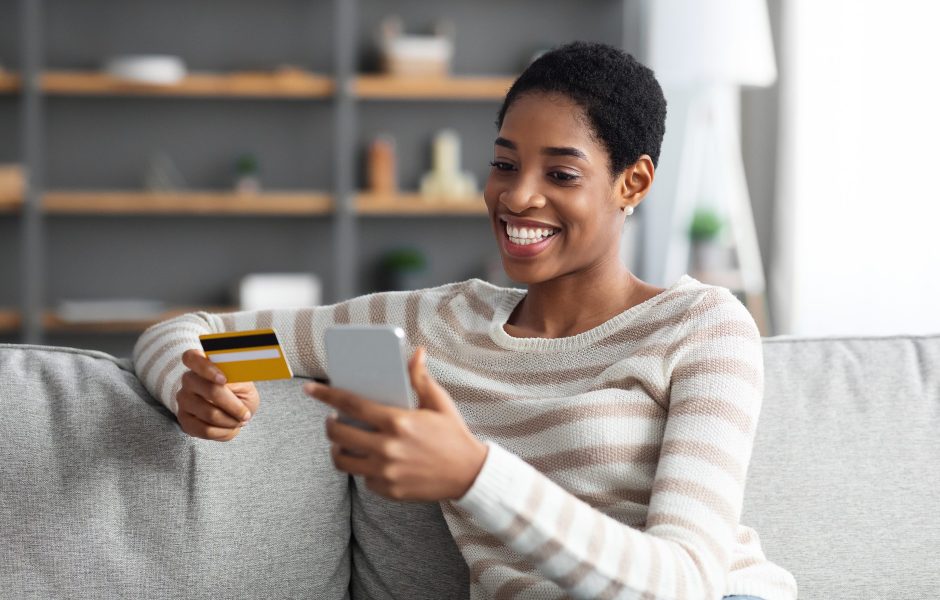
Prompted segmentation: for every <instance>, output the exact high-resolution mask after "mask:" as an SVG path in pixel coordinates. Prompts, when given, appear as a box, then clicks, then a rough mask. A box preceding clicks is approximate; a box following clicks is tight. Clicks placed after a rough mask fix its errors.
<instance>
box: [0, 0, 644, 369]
mask: <svg viewBox="0 0 940 600" xmlns="http://www.w3.org/2000/svg"><path fill="white" fill-rule="evenodd" d="M153 6H157V5H153ZM195 6H196V5H190V4H188V3H184V4H182V5H180V6H178V7H176V8H174V10H178V11H179V14H174V15H173V16H172V17H170V16H169V15H168V13H166V14H165V13H164V12H163V11H162V9H158V8H152V7H151V8H148V10H147V11H143V10H142V9H141V8H140V7H139V6H138V7H136V8H135V7H133V6H131V5H127V4H123V3H114V4H113V6H112V5H110V4H109V3H108V1H107V0H99V1H98V2H95V3H93V4H89V5H84V4H73V3H62V2H60V3H56V2H53V1H52V0H19V2H17V3H15V7H14V3H8V5H6V6H0V22H2V21H3V20H4V19H6V20H7V23H14V22H15V23H18V25H19V26H18V27H17V28H16V32H17V35H18V36H20V38H21V39H20V40H19V53H18V54H19V56H18V60H19V63H20V64H19V67H18V68H17V69H16V70H17V71H19V72H10V71H9V70H8V71H2V72H0V125H3V123H4V120H3V119H4V113H3V111H4V110H6V111H10V110H12V107H13V106H16V107H17V110H16V116H15V117H10V113H9V112H8V113H7V116H8V117H9V118H7V121H6V122H18V123H19V135H18V136H16V138H15V139H16V140H22V141H21V142H17V141H10V140H12V139H14V138H12V137H11V138H9V139H7V140H6V141H4V140H0V162H21V163H22V164H23V165H24V167H26V169H27V170H28V171H29V172H30V173H31V177H30V181H29V185H28V188H27V190H26V193H25V194H24V195H23V197H21V198H0V215H2V219H3V220H0V227H6V229H2V230H0V233H2V231H9V230H10V223H11V222H13V223H16V228H17V230H18V233H19V236H18V237H19V240H20V242H19V261H20V268H19V269H18V271H20V272H22V273H23V278H22V280H21V281H20V282H19V285H18V286H17V292H18V296H19V304H20V306H19V308H18V310H17V307H16V306H15V304H16V299H15V298H13V297H8V296H9V293H8V294H7V296H4V295H3V294H0V336H4V338H3V339H7V340H9V339H10V338H11V336H15V335H17V334H19V340H20V341H23V342H28V343H56V342H57V341H58V342H64V343H70V344H71V343H75V344H76V345H83V346H84V347H88V346H89V345H90V344H97V342H95V341H94V340H96V339H98V338H96V337H94V336H103V337H107V338H108V339H122V338H121V336H125V337H124V338H123V339H124V340H125V342H130V341H132V339H133V338H132V337H130V336H133V335H136V334H137V333H139V332H140V331H142V330H143V328H145V327H146V326H148V325H150V324H151V321H146V322H119V321H111V322H96V323H80V324H79V323H68V322H66V321H63V320H62V319H60V318H59V317H58V316H57V315H56V313H55V311H54V310H50V307H54V306H56V304H57V302H58V301H60V300H62V299H68V298H94V297H95V295H96V293H99V288H101V289H110V290H111V291H110V292H107V291H101V292H100V293H101V294H103V296H102V297H107V295H108V294H109V293H110V294H111V295H114V294H115V290H116V289H117V290H121V291H123V290H124V289H125V288H124V287H116V286H127V289H128V290H129V294H130V295H134V294H135V293H136V292H134V289H137V288H141V289H145V290H154V289H156V290H163V288H167V289H168V291H167V292H166V297H165V298H162V299H163V300H165V301H166V302H167V303H168V304H169V305H174V306H176V305H178V306H176V308H174V309H173V310H172V311H170V312H167V313H166V314H164V315H161V316H160V318H159V319H157V320H163V319H165V318H170V317H171V316H173V315H176V314H180V313H183V312H188V311H192V310H210V311H228V310H235V308H234V307H229V306H226V305H225V301H226V300H227V298H225V297H223V293H224V292H225V290H223V289H222V287H223V286H222V285H221V283H222V282H225V283H226V284H230V283H232V279H233V278H236V277H238V276H240V274H244V273H246V272H254V271H257V270H269V271H284V270H288V271H289V270H313V271H314V272H317V273H318V274H319V275H321V276H322V277H324V298H323V300H324V302H334V301H338V300H342V299H345V298H349V297H352V296H355V295H358V294H361V293H364V292H366V291H371V289H370V287H369V286H370V284H369V282H368V279H367V275H366V274H367V273H368V272H369V269H370V268H371V266H372V265H373V264H375V262H376V261H377V259H378V257H379V256H381V254H382V252H384V251H385V250H387V249H388V248H390V247H393V246H395V245H398V244H402V243H407V244H409V245H418V246H421V245H427V246H428V247H427V252H428V254H429V255H433V256H439V257H447V259H446V260H440V261H439V262H438V263H437V269H438V270H437V271H435V272H434V273H432V275H433V277H435V278H436V279H435V280H434V281H431V282H430V284H431V285H435V284H437V283H443V282H445V281H451V280H454V278H458V277H466V276H468V275H470V274H471V273H469V271H468V269H469V265H470V263H471V262H473V261H474V260H478V262H480V264H481V266H482V262H481V261H482V260H483V259H482V257H480V258H479V259H474V258H473V253H474V252H477V253H479V252H483V251H484V249H487V248H489V247H490V246H491V245H492V232H491V228H490V225H489V222H488V220H487V219H486V218H485V217H486V215H487V212H486V207H485V204H484V202H483V199H482V197H481V196H477V197H474V198H469V199H462V200H453V199H432V200H429V199H426V198H423V197H421V196H420V195H419V194H418V193H416V192H414V191H411V190H413V189H415V188H416V187H417V183H418V181H417V180H418V179H419V178H420V175H421V173H422V171H423V170H425V169H426V168H427V154H428V148H429V145H430V142H431V137H432V136H433V134H434V132H435V131H436V130H438V129H440V128H443V127H449V128H454V129H457V130H458V131H459V132H460V133H461V135H462V136H463V137H464V145H463V148H462V152H463V156H464V157H465V168H467V169H470V170H471V171H473V172H474V174H475V176H476V177H477V179H478V181H479V183H481V184H482V178H483V177H484V176H485V172H486V169H487V168H488V167H485V166H484V165H485V164H486V161H487V160H488V159H489V152H490V151H491V150H490V148H491V144H492V135H494V134H495V130H493V131H490V130H487V129H486V127H492V123H493V121H494V119H495V113H496V111H497V109H498V103H499V101H501V99H502V98H503V96H504V95H505V93H506V91H507V90H508V88H509V87H510V86H511V84H512V82H513V80H514V76H515V74H516V73H518V71H519V70H520V69H521V68H523V67H524V63H525V60H526V59H527V58H528V57H530V56H531V55H532V53H533V52H534V51H535V50H538V49H543V48H545V47H548V46H550V45H554V44H557V43H560V42H564V41H569V40H570V39H598V40H600V41H606V42H608V43H615V44H620V45H623V46H628V49H630V50H631V51H633V52H636V50H635V49H633V48H629V45H630V44H633V45H634V46H636V47H640V45H641V41H640V40H639V39H637V38H636V36H635V35H634V33H635V31H634V29H632V27H633V25H631V22H632V21H631V16H636V15H637V14H639V13H638V11H639V10H640V9H639V8H638V7H639V6H640V2H639V0H596V2H595V3H593V4H592V10H591V11H590V12H589V13H585V12H584V11H583V9H582V8H580V7H577V6H574V5H572V4H570V3H567V2H565V1H564V0H549V1H548V2H544V1H541V0H520V2H519V3H515V4H514V5H513V7H512V9H511V10H507V11H506V14H505V15H503V17H502V18H504V19H508V20H510V21H511V20H512V19H516V18H518V19H523V18H524V19H525V22H526V24H527V27H526V28H525V29H524V30H522V31H517V30H516V29H513V28H512V27H511V28H510V29H512V30H513V31H516V33H517V34H518V35H513V36H509V37H506V36H498V35H495V33H494V32H493V31H492V27H493V23H492V18H493V17H492V15H489V16H488V15H484V14H481V12H480V11H479V10H478V9H477V8H476V7H475V6H474V5H473V3H471V2H470V1H469V0H462V1H461V2H456V3H450V4H448V3H444V4H441V5H438V4H426V3H416V2H414V1H412V0H394V1H393V2H391V3H389V2H377V1H376V0H333V1H332V2H323V3H314V2H313V1H312V0H302V1H301V2H296V1H295V0H290V1H287V0H283V1H282V0H273V1H272V3H270V4H264V5H263V6H262V5H259V4H257V3H255V2H254V1H253V0H233V2H231V3H227V4H226V7H225V9H224V13H221V14H219V15H213V14H212V10H214V9H211V8H205V7H203V6H202V5H199V6H200V7H199V8H196V7H195ZM89 7H90V8H89ZM218 10H220V11H221V10H222V9H221V8H219V9H218ZM95 11H98V12H99V13H101V12H103V11H108V14H107V15H102V14H97V15H95V14H93V13H94V12H95ZM135 11H140V12H146V13H147V15H148V16H147V17H141V18H137V12H135ZM17 13H18V14H17ZM288 13H290V15H288ZM236 14H240V15H242V17H243V18H245V19H247V20H248V21H250V22H251V23H252V28H251V29H252V32H253V33H254V31H255V30H256V29H258V30H261V29H264V28H265V27H267V29H265V31H266V32H267V34H268V35H274V36H277V38H276V39H271V38H269V39H267V40H266V39H265V38H264V37H263V36H260V35H259V36H257V37H255V38H249V37H245V36H244V33H245V31H246V30H244V29H240V27H241V24H239V23H238V22H237V19H238V18H239V17H238V16H234V15H236ZM387 14H399V15H401V16H403V17H404V19H405V22H406V23H408V24H409V29H411V27H412V26H414V27H416V28H420V27H425V26H427V25H430V24H432V23H433V22H434V21H435V20H436V19H437V18H440V17H441V16H446V17H453V18H454V19H455V20H456V22H457V23H458V26H459V27H461V28H463V29H461V31H459V32H458V36H457V40H458V43H457V48H456V54H455V62H454V65H453V69H452V71H453V74H452V75H451V76H448V77H436V78H407V79H406V78H396V77H390V76H387V75H383V74H378V73H374V72H369V71H370V70H369V69H368V68H365V69H364V68H363V65H365V64H366V61H365V59H364V56H365V55H366V54H367V52H368V50H369V49H370V47H371V45H372V34H373V32H374V31H375V30H376V27H377V24H378V22H379V21H380V20H381V18H382V17H383V16H385V15H387ZM186 15H191V16H192V17H193V23H190V22H189V21H188V20H187V16H186ZM514 15H516V16H514ZM102 16H106V17H107V18H101V17H102ZM216 17H219V18H216ZM226 19H227V20H226ZM109 21H111V22H120V23H121V33H120V35H118V34H116V33H115V34H112V32H111V31H109V30H107V29H102V27H104V26H103V25H102V23H107V22H109ZM259 23H260V25H259ZM298 23H300V24H298ZM210 24H211V26H210ZM226 26H228V27H230V28H233V29H234V30H237V31H240V32H241V35H230V34H229V32H227V31H226V29H225V28H226ZM207 27H208V28H209V30H207V29H206V28H207ZM291 27H295V29H294V30H292V31H290V32H288V33H285V34H284V35H282V31H281V30H282V29H283V28H291ZM135 28H136V29H135ZM137 30H139V31H140V32H141V34H142V37H143V38H146V39H144V40H143V41H141V42H140V44H139V45H138V44H137V43H136V41H135V39H134V37H135V36H134V35H133V34H130V33H128V32H133V31H137ZM11 31H12V29H11ZM161 31H163V32H164V33H167V32H169V31H172V35H169V34H167V35H162V34H160V32H161ZM65 32H68V35H64V33H65ZM0 33H3V28H2V26H0ZM481 36H482V37H481ZM91 38H94V39H95V44H94V45H93V46H88V48H89V49H86V48H85V47H81V46H77V45H78V44H81V43H83V42H82V40H86V39H91ZM197 38H198V39H199V40H200V43H199V44H198V45H194V44H191V43H189V41H188V40H190V39H197ZM484 38H485V39H487V40H495V41H493V42H492V44H491V42H487V44H489V45H486V46H481V45H480V44H479V43H477V42H473V41H472V40H474V39H484ZM325 39H329V40H331V41H330V42H329V43H328V44H327V43H325V42H324V41H323V40H325ZM161 40H167V44H166V47H165V48H161V45H162V44H163V42H162V41H161ZM232 40H238V41H237V44H238V45H232V44H236V42H233V41H232ZM270 41H273V42H274V43H273V44H271V43H268V42H270ZM213 42H215V43H218V44H220V48H224V47H225V44H229V45H230V46H229V48H228V49H227V51H226V50H225V49H219V50H213V49H212V48H213V46H212V44H213ZM69 44H72V45H73V46H71V47H70V46H69ZM272 46H275V47H276V48H277V49H279V50H278V51H276V52H275V51H270V52H269V51H268V49H269V48H270V47H272ZM490 46H492V47H490ZM74 48H81V49H82V52H78V53H77V54H78V55H80V56H79V57H78V58H75V59H74V60H73V59H72V58H71V57H72V50H73V49H74ZM252 48H253V49H254V50H252ZM300 48H302V50H298V49H300ZM3 49H4V46H3V45H0V63H3V64H4V66H5V67H7V68H8V69H10V68H14V67H15V64H16V63H15V62H12V61H11V59H12V58H13V57H11V56H3V55H2V52H3ZM154 49H157V50H159V51H160V52H165V53H167V54H179V55H181V56H183V58H184V59H185V60H186V62H187V65H190V66H191V68H192V70H191V71H190V73H189V74H188V76H187V77H186V78H185V79H184V80H182V81H181V82H180V83H178V84H176V85H170V86H155V85H143V84H138V83H129V82H126V81H122V80H119V79H116V78H114V77H111V76H109V75H108V74H107V73H104V72H101V71H100V70H95V69H94V68H89V67H94V66H96V65H100V64H102V63H103V62H104V60H105V59H107V58H109V57H110V56H114V55H118V54H134V53H140V52H141V51H146V52H151V51H153V50H154ZM285 50H286V51H285ZM311 52H319V54H316V55H313V54H311ZM281 54H283V55H281ZM233 56H234V57H236V58H232V57H233ZM256 56H264V58H262V59H257V60H256V59H255V57H256ZM506 57H512V58H508V59H507V58H506ZM284 65H289V66H284ZM11 96H13V97H15V100H16V101H15V102H9V101H5V100H3V98H4V97H5V98H7V99H9V98H10V97H11ZM20 107H21V108H22V110H19V108H20ZM176 115H179V118H180V120H181V122H185V123H186V125H175V123H176ZM481 125H483V127H481ZM387 131H391V132H392V133H393V134H395V135H396V136H397V138H398V140H399V141H400V142H401V144H400V145H399V159H400V164H399V176H400V179H401V181H400V183H401V185H402V191H401V192H400V193H398V194H394V195H390V196H389V195H379V194H374V193H371V192H370V191H369V190H365V189H362V185H363V181H362V179H363V177H362V176H361V173H360V167H361V164H362V156H363V153H364V149H365V146H366V145H367V143H368V141H369V140H370V139H371V138H372V137H373V136H375V135H377V134H379V133H385V132H387ZM179 136H185V138H186V140H187V144H182V143H179V142H177V139H178V138H179ZM103 140H108V142H107V143H111V144H113V145H114V148H119V149H111V147H109V146H107V145H106V144H107V143H106V142H104V141H103ZM223 140H224V141H223ZM4 144H6V145H5V146H4ZM103 144H104V145H103ZM255 144H257V145H259V146H261V147H262V150H261V151H260V152H262V153H264V152H267V155H262V156H261V158H262V160H261V164H262V175H263V177H262V180H263V184H264V186H263V191H262V192H261V193H259V194H256V195H239V194H236V193H234V192H232V191H231V188H230V187H229V189H225V187H226V185H229V186H230V182H228V181H226V180H225V175H224V172H225V171H226V169H224V168H222V167H219V166H218V165H216V164H215V163H213V162H211V161H210V160H208V159H206V158H204V157H210V158H211V157H213V156H214V155H220V154H221V153H222V152H223V151H222V150H220V148H222V147H224V149H225V151H227V152H230V153H231V152H235V151H236V150H240V149H241V148H243V147H244V146H245V145H251V146H253V145H255ZM165 146H169V150H168V154H170V155H172V156H173V159H174V162H179V166H180V167H181V170H182V171H187V169H189V171H188V172H187V173H186V174H187V177H186V179H187V181H188V182H191V186H188V187H191V188H193V189H186V190H184V191H179V192H161V193H152V192H146V191H143V190H139V189H133V187H134V185H135V182H136V181H137V180H139V178H140V173H141V170H142V169H144V168H145V166H146V165H145V163H146V160H145V159H146V157H145V156H144V154H142V151H141V150H140V149H141V148H144V147H146V148H148V149H158V148H159V149H164V147H165ZM190 147H192V148H196V150H190ZM282 148H283V150H282ZM272 149H273V150H272ZM148 151H149V150H148ZM481 155H482V157H483V158H482V159H481V158H480V157H481ZM271 156H276V157H277V159H272V158H271ZM180 157H182V158H180ZM230 157H231V154H229V158H227V159H226V160H231V158H230ZM298 157H300V158H299V159H298ZM467 157H469V160H467ZM11 158H12V160H10V159H11ZM115 163H116V164H117V166H115V167H114V174H112V173H111V167H112V165H113V164H115ZM100 165H107V166H108V167H107V169H102V168H101V166H100ZM284 165H287V166H284ZM416 165H417V168H416ZM197 168H198V169H199V170H198V171H197V170H196V169H197ZM129 169H135V173H137V175H136V176H135V177H129V176H128V175H127V173H128V171H129ZM193 173H195V175H193ZM409 227H411V228H418V229H420V231H415V230H413V229H407V228H409ZM14 231H16V230H14ZM8 239H9V238H8ZM128 243H131V244H135V245H140V246H147V247H152V250H151V251H147V249H146V248H141V247H128V246H127V244H128ZM122 244H124V246H122ZM455 244H456V245H455ZM10 245H11V244H10V242H7V244H6V245H3V244H0V251H2V250H3V249H4V248H7V247H8V246H10ZM454 248H458V249H456V250H455V249H454ZM448 253H450V254H448ZM196 256H198V257H199V258H200V260H194V258H195V257H196ZM0 260H3V259H2V258H0ZM210 260H214V261H216V262H215V263H210V265H209V266H208V267H207V266H205V265H204V264H203V261H210ZM218 261H223V262H222V263H219V262H218ZM474 264H476V263H474ZM312 265H315V267H314V266H312ZM0 267H2V265H0ZM127 269H133V271H130V272H129V271H128V270H127ZM203 269H207V272H206V273H205V276H202V275H201V272H202V271H201V270H203ZM10 270H13V269H10ZM215 271H219V272H215ZM3 272H4V271H3V269H2V268H0V273H3ZM472 274H473V275H476V274H477V272H474V273H472ZM479 274H480V275H481V276H482V273H479ZM86 279H87V281H85V280H86ZM101 283H108V284H109V285H98V284H101ZM160 284H166V285H160ZM196 284H198V285H199V286H201V287H200V288H199V289H201V290H203V291H201V292H199V293H198V294H196V293H194V294H193V296H192V297H189V298H187V297H186V296H185V294H183V293H180V290H183V291H185V290H187V289H189V287H187V286H193V285H196ZM135 286H136V288H135ZM169 288H173V289H169ZM8 289H9V288H8ZM174 292H175V293H174ZM142 293H143V294H146V293H148V292H146V291H145V292H142ZM149 293H153V292H149ZM205 307H209V308H208V309H207V308H205ZM105 334H107V335H105ZM117 344H118V342H115V345H112V346H107V347H105V348H102V349H106V350H108V351H112V352H115V350H114V348H116V347H117ZM129 345H130V344H129V343H125V344H124V351H125V352H126V349H127V348H129Z"/></svg>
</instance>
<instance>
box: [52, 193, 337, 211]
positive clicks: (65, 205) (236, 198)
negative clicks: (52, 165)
mask: <svg viewBox="0 0 940 600" xmlns="http://www.w3.org/2000/svg"><path fill="white" fill-rule="evenodd" d="M42 206H43V211H45V212H46V213H54V214H124V215H129V214H141V215H145V214H192V215H207V216H218V215H323V214H328V213H330V212H332V210H333V201H332V198H331V197H330V196H329V195H328V194H324V193H318V192H262V193H260V194H257V195H244V194H235V193H232V192H211V191H205V192H179V193H163V192H160V193H156V192H133V191H81V192H75V191H55V192H49V193H47V194H46V195H45V196H43V200H42Z"/></svg>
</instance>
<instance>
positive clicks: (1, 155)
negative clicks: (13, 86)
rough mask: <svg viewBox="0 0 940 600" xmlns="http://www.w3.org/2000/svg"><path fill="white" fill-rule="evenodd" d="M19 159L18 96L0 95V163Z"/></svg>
mask: <svg viewBox="0 0 940 600" xmlns="http://www.w3.org/2000/svg"><path fill="white" fill-rule="evenodd" d="M19 160H20V101H19V97H18V96H13V95H8V96H0V163H12V162H19Z"/></svg>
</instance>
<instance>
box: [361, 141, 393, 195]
mask: <svg viewBox="0 0 940 600" xmlns="http://www.w3.org/2000/svg"><path fill="white" fill-rule="evenodd" d="M367 163H368V164H367V170H368V174H369V191H370V192H372V193H374V194H390V195H392V194H397V193H398V176H397V170H398V169H397V160H396V156H395V138H393V137H392V136H391V135H388V134H382V135H379V136H376V137H375V139H373V140H372V142H371V143H370V144H369V153H368V160H367Z"/></svg>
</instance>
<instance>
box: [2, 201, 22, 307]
mask: <svg viewBox="0 0 940 600" xmlns="http://www.w3.org/2000/svg"><path fill="white" fill-rule="evenodd" d="M19 302H20V227H19V216H17V215H10V214H0V310H4V309H12V308H14V307H16V306H17V305H18V304H19Z"/></svg>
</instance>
